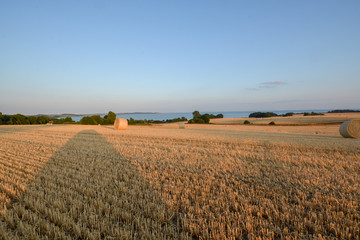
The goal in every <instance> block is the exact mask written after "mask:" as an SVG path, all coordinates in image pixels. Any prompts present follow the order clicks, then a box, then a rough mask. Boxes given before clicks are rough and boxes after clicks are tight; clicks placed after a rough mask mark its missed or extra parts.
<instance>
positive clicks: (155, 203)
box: [0, 125, 360, 239]
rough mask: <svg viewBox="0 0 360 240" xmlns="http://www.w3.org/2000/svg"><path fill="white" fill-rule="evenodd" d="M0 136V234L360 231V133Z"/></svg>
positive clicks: (344, 234)
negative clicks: (347, 135) (353, 135)
mask: <svg viewBox="0 0 360 240" xmlns="http://www.w3.org/2000/svg"><path fill="white" fill-rule="evenodd" d="M250 127H254V126H250ZM317 131H319V130H317ZM337 131H338V130H337ZM0 142H1V145H0V183H1V186H0V211H1V213H0V239H46V238H48V239H257V238H266V239H277V238H288V239H303V238H308V239H309V238H322V237H324V238H338V239H359V236H360V226H359V222H360V204H359V203H360V171H359V169H360V139H344V138H342V137H341V136H340V134H339V133H337V134H335V132H334V133H332V131H329V132H328V133H327V134H323V135H314V134H313V133H309V132H306V131H305V132H298V133H292V132H291V131H290V132H289V131H288V132H286V131H283V132H279V133H278V132H266V131H262V130H257V129H256V128H253V129H250V130H249V129H247V130H245V131H244V130H238V129H233V128H232V126H231V127H227V126H224V127H221V126H215V125H214V126H213V125H208V126H199V125H192V126H191V127H190V126H187V128H186V129H178V128H175V127H172V125H160V126H129V127H128V130H126V131H116V130H114V129H113V127H110V126H109V127H103V126H75V125H74V126H71V125H66V126H46V127H44V126H36V127H30V126H29V127H23V128H14V127H0Z"/></svg>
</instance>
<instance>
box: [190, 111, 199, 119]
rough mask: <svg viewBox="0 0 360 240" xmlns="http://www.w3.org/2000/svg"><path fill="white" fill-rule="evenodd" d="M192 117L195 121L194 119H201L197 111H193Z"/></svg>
mask: <svg viewBox="0 0 360 240" xmlns="http://www.w3.org/2000/svg"><path fill="white" fill-rule="evenodd" d="M192 115H193V119H196V118H200V117H201V114H200V112H199V111H193V113H192Z"/></svg>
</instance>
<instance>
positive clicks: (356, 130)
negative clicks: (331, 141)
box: [339, 119, 360, 138]
mask: <svg viewBox="0 0 360 240" xmlns="http://www.w3.org/2000/svg"><path fill="white" fill-rule="evenodd" d="M339 130H340V134H341V136H343V137H345V138H360V119H354V120H349V121H346V122H344V123H343V124H341V125H340V129H339Z"/></svg>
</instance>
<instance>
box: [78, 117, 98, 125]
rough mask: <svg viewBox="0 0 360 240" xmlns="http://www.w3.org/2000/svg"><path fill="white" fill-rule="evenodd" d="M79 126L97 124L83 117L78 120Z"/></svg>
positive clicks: (91, 119)
mask: <svg viewBox="0 0 360 240" xmlns="http://www.w3.org/2000/svg"><path fill="white" fill-rule="evenodd" d="M80 124H83V125H96V124H97V122H96V121H95V120H94V119H93V118H91V117H83V118H82V119H81V120H80Z"/></svg>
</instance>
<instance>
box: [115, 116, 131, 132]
mask: <svg viewBox="0 0 360 240" xmlns="http://www.w3.org/2000/svg"><path fill="white" fill-rule="evenodd" d="M127 126H128V121H127V119H125V118H117V119H116V120H115V122H114V128H115V130H126V128H127Z"/></svg>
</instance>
